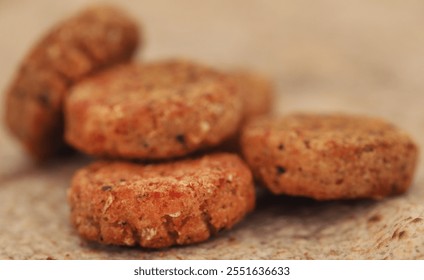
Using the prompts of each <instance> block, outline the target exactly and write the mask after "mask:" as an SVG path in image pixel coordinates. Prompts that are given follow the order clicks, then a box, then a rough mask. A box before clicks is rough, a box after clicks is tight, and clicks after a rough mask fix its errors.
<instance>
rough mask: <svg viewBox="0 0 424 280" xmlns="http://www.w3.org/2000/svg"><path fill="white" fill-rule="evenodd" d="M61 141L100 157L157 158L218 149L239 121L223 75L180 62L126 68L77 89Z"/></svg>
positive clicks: (68, 106) (236, 97)
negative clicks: (208, 148) (205, 149)
mask: <svg viewBox="0 0 424 280" xmlns="http://www.w3.org/2000/svg"><path fill="white" fill-rule="evenodd" d="M65 114H66V133H65V134H66V140H67V141H68V143H69V144H71V145H72V146H74V147H75V148H77V149H79V150H81V151H83V152H85V153H88V154H91V155H97V156H109V157H121V158H139V159H159V158H169V157H175V156H182V155H186V154H188V153H190V152H193V151H196V150H198V149H201V148H205V147H210V146H214V145H217V144H219V143H220V142H221V141H222V140H223V139H225V138H226V137H228V136H229V135H231V134H232V133H233V132H234V131H235V130H236V129H237V128H238V125H239V121H240V119H241V117H242V105H241V99H240V94H239V92H238V91H237V90H236V89H235V86H234V85H233V83H232V82H231V80H230V79H228V77H227V76H226V75H224V74H221V73H219V72H216V71H215V70H212V69H210V68H207V67H204V66H200V65H197V64H194V63H190V62H187V61H181V60H170V61H162V62H157V63H151V64H146V65H141V64H127V65H120V66H118V67H115V68H113V69H109V70H107V71H105V72H103V73H100V74H97V75H95V76H92V77H91V78H89V79H86V80H84V81H83V82H82V83H79V84H78V85H76V86H75V87H74V88H73V90H72V92H71V95H70V97H69V98H68V99H67V103H66V109H65Z"/></svg>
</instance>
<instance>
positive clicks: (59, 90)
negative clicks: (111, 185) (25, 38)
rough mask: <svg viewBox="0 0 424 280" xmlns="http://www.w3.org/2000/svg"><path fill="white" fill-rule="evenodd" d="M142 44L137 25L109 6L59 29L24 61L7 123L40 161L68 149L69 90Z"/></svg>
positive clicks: (8, 102) (81, 15) (14, 85)
mask: <svg viewBox="0 0 424 280" xmlns="http://www.w3.org/2000/svg"><path fill="white" fill-rule="evenodd" d="M138 41H139V35H138V29H137V26H136V24H135V22H134V21H133V20H132V19H130V18H129V17H128V16H127V15H126V14H125V13H124V12H122V11H120V10H118V9H116V8H113V7H109V6H97V7H92V8H89V9H87V10H84V11H82V12H81V13H79V14H77V15H75V16H74V17H72V18H70V19H68V20H66V21H64V22H62V23H60V24H58V25H56V26H55V27H54V28H53V29H52V30H50V32H48V33H47V34H46V35H45V36H44V38H43V39H42V40H41V41H39V42H38V43H37V44H36V45H35V47H34V48H32V50H31V51H30V53H29V54H28V55H27V57H26V58H25V59H24V60H23V62H22V64H21V66H20V68H19V70H18V72H17V73H16V75H15V78H14V80H13V82H12V84H11V85H10V87H9V89H8V91H7V96H6V123H7V125H8V126H9V128H10V129H11V131H12V133H13V134H14V135H15V136H16V137H17V138H18V139H19V140H20V141H21V142H22V144H23V145H24V146H25V148H26V149H27V150H28V152H29V153H30V154H31V155H32V156H33V157H34V158H35V159H39V160H41V159H43V158H46V157H50V156H53V155H55V154H56V153H57V152H58V151H59V150H60V149H61V148H63V147H64V141H63V113H62V103H63V99H64V97H65V95H66V94H67V91H68V89H69V87H70V86H72V85H73V84H74V83H75V82H77V81H79V80H81V79H82V78H83V77H85V76H87V75H88V74H91V73H93V72H95V71H97V70H99V69H102V68H104V67H106V66H109V65H111V64H116V63H119V62H123V61H126V60H128V59H129V58H130V57H131V56H132V54H133V53H134V51H135V49H136V47H137V45H138Z"/></svg>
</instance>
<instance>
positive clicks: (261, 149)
mask: <svg viewBox="0 0 424 280" xmlns="http://www.w3.org/2000/svg"><path fill="white" fill-rule="evenodd" d="M242 149H243V155H244V157H245V158H246V160H247V162H248V164H249V165H250V166H251V168H252V170H253V172H254V174H255V176H256V177H257V178H259V179H260V180H261V181H262V182H263V183H264V185H265V186H266V187H267V188H268V189H270V190H271V191H272V192H273V193H275V194H288V195H296V196H307V197H312V198H315V199H318V200H327V199H353V198H374V199H378V198H382V197H385V196H388V195H392V194H400V193H403V192H405V191H406V190H407V189H408V187H409V186H410V184H411V181H412V179H413V174H414V170H415V166H416V162H417V158H418V148H417V146H416V144H415V143H414V142H413V141H412V140H411V138H410V137H409V136H408V135H406V134H405V133H404V132H402V131H400V130H399V129H397V128H396V127H394V126H393V125H391V124H389V123H386V122H384V121H382V120H379V119H374V118H369V117H363V116H349V115H343V114H292V115H288V116H285V117H281V118H278V119H271V118H266V119H259V120H255V121H252V122H250V123H249V124H248V125H247V126H246V127H245V128H244V130H243V133H242Z"/></svg>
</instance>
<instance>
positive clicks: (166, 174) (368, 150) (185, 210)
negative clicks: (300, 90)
mask: <svg viewBox="0 0 424 280" xmlns="http://www.w3.org/2000/svg"><path fill="white" fill-rule="evenodd" d="M138 34H139V31H138V28H137V25H136V24H135V23H134V21H133V20H131V19H130V18H129V17H128V16H127V15H125V14H124V13H123V12H121V11H119V10H117V9H115V8H111V7H96V8H91V9H88V10H86V11H84V12H82V13H81V14H79V15H77V16H75V17H73V18H71V19H69V20H67V21H65V22H63V23H62V24H61V25H59V26H58V27H57V28H55V29H54V30H53V31H51V32H50V33H49V34H48V35H47V36H46V37H45V38H44V39H43V40H42V41H41V42H40V43H39V44H38V45H37V46H36V47H35V48H34V49H33V51H32V52H31V53H30V54H29V56H28V57H27V58H26V59H25V60H24V62H23V64H22V66H21V68H20V69H19V72H18V74H17V76H16V78H15V80H14V82H13V83H12V85H11V87H10V89H9V91H8V95H7V110H6V120H7V124H8V126H9V127H10V128H11V131H12V132H13V133H14V134H15V135H16V136H17V138H18V139H19V140H20V141H21V142H22V143H23V144H24V146H25V147H26V148H27V150H28V151H29V153H30V154H31V155H32V156H33V157H34V158H35V159H37V160H43V159H46V158H49V157H52V156H55V155H57V154H59V152H60V151H62V150H63V148H64V147H66V145H65V144H64V143H65V141H64V139H66V142H67V143H68V144H69V145H71V146H72V147H74V148H75V149H77V150H79V151H81V152H83V153H85V154H88V155H91V156H94V157H97V158H101V159H102V161H98V162H95V163H93V164H91V165H89V166H88V167H85V168H82V169H81V170H79V171H78V172H77V173H76V174H75V176H74V178H73V180H72V183H71V188H70V189H69V192H68V198H69V203H70V207H71V220H72V223H73V225H74V226H75V227H76V229H77V231H78V233H79V234H80V235H81V236H82V237H83V238H85V239H87V240H91V241H97V242H100V243H105V244H115V245H128V246H132V245H140V246H142V247H149V248H162V247H168V246H172V245H182V244H191V243H197V242H201V241H204V240H206V239H208V238H209V237H211V236H213V235H215V234H216V233H218V232H219V231H221V230H222V229H228V228H231V227H232V226H233V225H235V224H236V223H237V222H239V221H240V220H241V219H242V218H243V217H244V216H245V215H246V214H247V213H248V212H250V211H251V210H252V209H253V208H254V204H255V190H254V186H253V179H252V173H253V175H254V176H255V178H256V179H257V180H258V182H259V183H260V184H261V185H262V186H264V187H266V188H267V189H269V190H270V191H271V192H272V193H274V194H285V195H292V196H302V197H309V198H313V199H316V200H334V199H363V198H371V199H381V198H383V197H386V196H389V195H396V194H401V193H404V192H405V191H406V190H407V189H408V188H409V186H410V185H411V182H412V180H413V175H414V170H415V167H416V162H417V158H418V147H417V145H416V144H415V143H414V141H413V140H412V139H411V138H410V137H409V136H408V135H407V134H406V133H405V132H403V131H402V130H400V129H398V128H397V127H395V126H394V125H392V124H390V123H388V122H386V121H384V120H380V119H376V118H371V117H366V116H354V115H347V114H340V113H320V114H317V113H295V114H289V115H286V116H270V114H269V113H270V112H271V105H272V103H273V87H272V85H271V83H270V82H269V81H268V80H267V79H266V78H263V77H261V76H260V75H257V74H255V73H251V72H246V71H233V72H230V71H228V72H227V71H226V72H222V71H219V70H215V69H212V68H210V67H207V66H204V65H200V64H197V63H193V62H190V61H187V60H181V59H172V60H163V61H158V62H150V63H140V62H134V61H130V58H131V57H132V55H133V53H134V51H135V50H136V48H137V44H138V42H139V41H141V40H140V39H139V35H138ZM63 112H64V113H63ZM219 151H227V152H219ZM228 151H231V152H233V153H228ZM237 152H241V153H242V155H243V157H244V158H245V159H246V162H247V164H246V163H244V162H243V161H242V160H241V159H240V157H239V156H238V155H237V154H236V153H237ZM249 167H250V169H249ZM250 170H252V173H251V171H250Z"/></svg>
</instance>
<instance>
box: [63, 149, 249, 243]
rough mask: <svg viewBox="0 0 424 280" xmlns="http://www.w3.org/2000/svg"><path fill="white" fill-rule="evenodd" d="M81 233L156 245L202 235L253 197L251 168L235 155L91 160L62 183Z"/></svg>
mask: <svg viewBox="0 0 424 280" xmlns="http://www.w3.org/2000/svg"><path fill="white" fill-rule="evenodd" d="M68 201H69V204H70V206H71V220H72V223H73V225H74V226H75V227H76V229H77V231H78V233H79V234H80V235H81V237H83V238H85V239H87V240H91V241H97V242H99V243H104V244H114V245H126V246H134V245H139V246H142V247H147V248H162V247H168V246H172V245H183V244H192V243H197V242H201V241H204V240H206V239H208V238H210V237H211V236H213V235H215V234H217V233H218V232H219V231H221V230H223V229H228V228H231V227H232V226H233V225H234V224H236V223H237V222H239V221H240V220H241V219H242V218H243V217H244V216H245V215H246V213H248V212H249V211H251V210H252V209H253V207H254V204H255V193H254V187H253V184H252V175H251V173H250V170H249V169H248V167H247V166H246V165H245V164H244V163H243V162H242V161H241V160H240V158H239V157H237V156H236V155H231V154H212V155H208V156H204V157H202V158H197V159H186V160H181V161H174V162H169V163H159V164H151V165H141V164H135V163H128V162H105V161H103V162H96V163H94V164H91V165H90V166H88V167H85V168H83V169H81V170H79V171H78V172H77V173H76V174H75V176H74V178H73V180H72V185H71V188H70V189H69V191H68Z"/></svg>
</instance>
